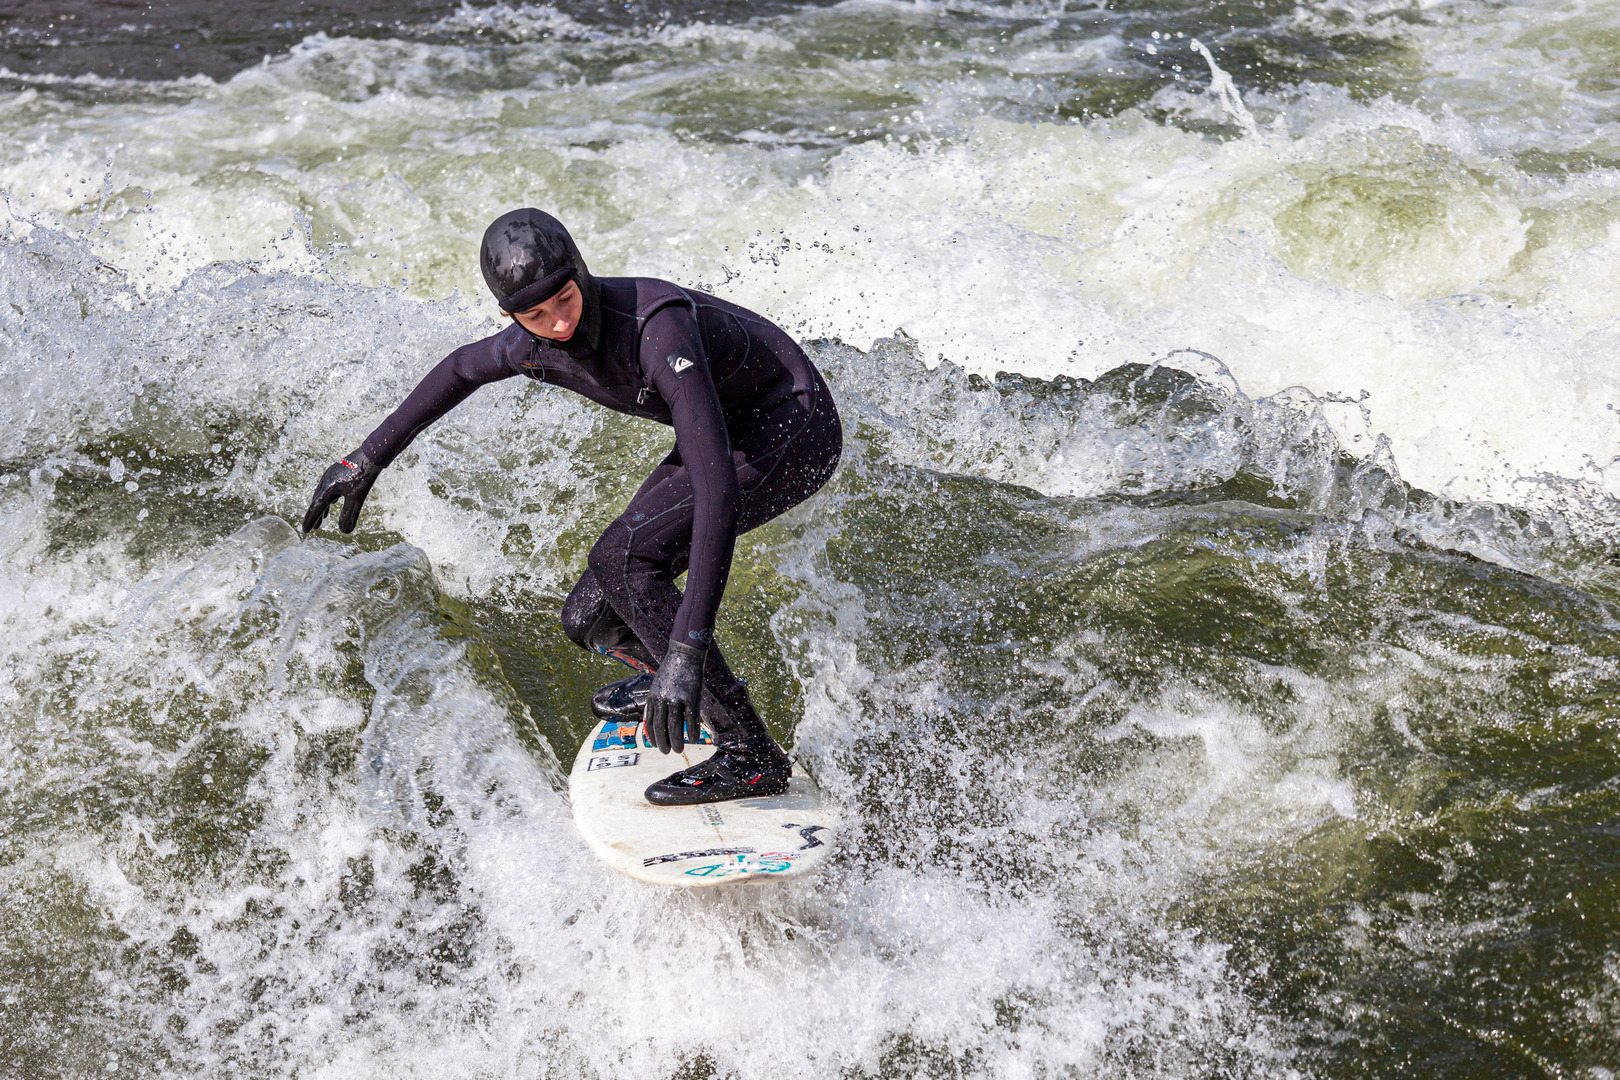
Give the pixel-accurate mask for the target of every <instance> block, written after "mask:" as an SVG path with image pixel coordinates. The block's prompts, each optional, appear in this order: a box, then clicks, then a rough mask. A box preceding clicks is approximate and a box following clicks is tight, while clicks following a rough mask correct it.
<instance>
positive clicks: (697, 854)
mask: <svg viewBox="0 0 1620 1080" xmlns="http://www.w3.org/2000/svg"><path fill="white" fill-rule="evenodd" d="M753 853H754V849H753V848H751V847H717V848H706V849H704V850H703V851H681V852H677V853H676V854H674V855H654V856H653V857H652V858H650V859H642V860H641V865H642V866H657V865H658V864H659V863H667V862H680V861H681V860H683V859H708V858H712V857H714V856H716V855H752V854H753Z"/></svg>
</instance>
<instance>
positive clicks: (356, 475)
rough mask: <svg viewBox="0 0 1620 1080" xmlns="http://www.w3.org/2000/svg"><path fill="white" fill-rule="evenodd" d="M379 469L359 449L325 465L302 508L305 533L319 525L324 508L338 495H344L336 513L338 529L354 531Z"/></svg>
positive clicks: (335, 499) (324, 514) (324, 511)
mask: <svg viewBox="0 0 1620 1080" xmlns="http://www.w3.org/2000/svg"><path fill="white" fill-rule="evenodd" d="M381 472H382V470H381V469H379V468H377V467H376V466H375V465H373V464H372V463H371V459H370V458H368V457H366V455H365V454H364V453H363V452H361V451H359V450H356V451H355V452H354V453H352V454H350V455H349V456H348V457H346V458H344V459H343V460H342V461H340V462H338V463H337V464H335V465H333V466H332V467H331V468H329V469H327V470H326V472H325V473H324V474H322V476H321V482H320V483H319V484H316V485H315V497H314V498H313V499H311V500H309V509H308V510H306V511H304V534H305V535H306V536H307V535H308V534H310V533H312V532H314V531H315V530H316V529H318V528H320V527H321V522H322V521H325V520H326V511H327V509H328V508H329V507H330V506H331V505H332V504H333V503H334V502H336V501H337V499H338V497H339V496H342V498H343V513H341V514H339V515H338V530H339V531H341V532H346V533H352V532H354V526H355V523H356V522H358V521H359V520H360V507H361V506H363V505H364V504H365V501H366V495H367V494H368V493H369V492H370V491H371V485H372V484H375V483H376V482H377V475H378V474H379V473H381Z"/></svg>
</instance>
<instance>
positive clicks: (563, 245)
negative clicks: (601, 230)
mask: <svg viewBox="0 0 1620 1080" xmlns="http://www.w3.org/2000/svg"><path fill="white" fill-rule="evenodd" d="M478 268H479V269H480V270H482V271H483V273H484V284H486V285H488V286H489V291H490V292H492V293H494V294H495V300H496V301H497V302H498V303H499V304H500V305H501V310H502V311H505V312H508V313H510V312H514V311H527V310H528V309H529V308H532V307H534V306H535V305H536V304H538V303H541V302H543V301H545V300H547V299H549V298H551V297H553V296H555V295H556V294H557V290H559V289H561V288H562V287H563V286H564V285H566V284H567V283H568V282H569V281H570V280H572V281H573V282H574V283H575V284H577V285H578V286H579V294H580V297H581V299H582V300H583V301H584V311H583V312H582V313H581V315H580V319H579V327H578V329H576V330H575V331H574V335H573V337H571V338H569V339H568V340H567V341H561V342H558V343H557V345H558V346H559V347H560V348H562V349H564V350H565V351H567V352H568V353H570V354H576V353H577V354H581V355H583V354H584V353H587V352H592V351H594V350H595V349H596V346H597V341H598V338H599V337H600V333H601V322H602V320H601V303H600V296H599V290H598V288H597V285H596V279H595V278H593V277H592V276H591V272H590V270H589V269H588V268H587V267H586V265H585V259H584V257H583V256H581V255H580V253H579V248H577V247H575V246H574V238H573V237H572V236H569V235H568V230H567V229H566V228H564V227H563V223H562V222H560V221H558V220H557V219H556V218H554V217H552V216H551V215H550V214H548V213H546V212H545V211H543V210H536V209H534V208H533V207H528V206H526V207H523V208H522V209H520V210H513V211H511V212H510V213H505V214H502V215H501V216H500V217H498V218H496V219H495V220H494V221H493V222H491V223H490V226H489V228H487V229H485V230H484V243H483V246H482V248H481V249H480V251H479V253H478Z"/></svg>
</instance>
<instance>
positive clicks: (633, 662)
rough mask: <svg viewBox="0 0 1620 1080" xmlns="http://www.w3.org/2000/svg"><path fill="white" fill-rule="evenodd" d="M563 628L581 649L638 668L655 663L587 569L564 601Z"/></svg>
mask: <svg viewBox="0 0 1620 1080" xmlns="http://www.w3.org/2000/svg"><path fill="white" fill-rule="evenodd" d="M562 629H563V633H564V634H567V635H568V638H569V640H570V641H572V642H573V643H574V644H575V645H578V646H579V647H580V648H582V649H587V650H589V651H591V652H596V653H602V654H604V655H607V656H611V657H613V658H614V659H616V660H622V661H623V662H624V663H626V664H629V665H630V666H631V667H633V668H636V669H638V670H644V669H646V668H649V667H651V666H652V665H653V664H654V661H653V658H652V654H651V653H649V652H648V651H647V649H646V647H645V646H643V645H642V643H641V640H640V639H639V638H637V637H636V633H635V631H634V630H632V629H630V627H629V626H628V625H627V624H626V623H625V621H624V620H623V619H621V618H619V616H618V613H617V612H615V611H614V610H613V607H612V605H610V604H609V603H608V599H607V595H606V594H605V593H604V592H603V590H602V583H601V582H600V581H599V580H597V577H596V574H595V573H594V572H592V571H590V570H586V571H585V573H584V574H583V575H581V576H580V579H579V582H578V584H576V585H575V586H574V590H573V592H570V593H569V594H568V599H567V600H565V601H563V607H562Z"/></svg>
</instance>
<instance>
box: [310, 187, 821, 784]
mask: <svg viewBox="0 0 1620 1080" xmlns="http://www.w3.org/2000/svg"><path fill="white" fill-rule="evenodd" d="M479 267H480V269H482V271H483V274H484V281H485V283H487V284H488V285H489V288H490V291H491V292H493V293H494V294H495V299H496V301H497V302H498V303H499V304H500V307H501V311H502V312H504V313H505V314H506V315H507V316H508V317H510V318H511V320H512V323H511V325H509V326H507V327H506V328H505V329H503V330H502V331H501V332H500V333H498V334H494V335H492V336H490V337H487V338H484V339H483V340H482V341H477V342H474V343H472V344H471V345H464V346H462V347H461V348H459V349H457V350H456V351H455V352H453V353H451V354H450V355H449V356H447V357H446V358H445V359H444V360H443V361H442V362H440V364H439V365H438V366H437V367H435V368H434V369H433V370H432V371H430V372H428V374H427V376H426V377H425V378H423V379H422V381H421V382H420V383H418V384H417V386H416V389H415V390H413V391H411V393H410V395H409V396H408V397H406V399H405V401H404V403H403V404H401V405H400V407H399V408H398V409H395V410H394V412H393V413H392V414H390V415H389V417H388V418H387V419H386V420H384V421H383V422H382V423H381V424H379V425H378V426H377V429H376V430H375V431H373V432H372V433H371V434H370V435H368V436H367V437H366V440H365V441H364V442H363V443H361V444H360V447H359V448H358V449H357V450H355V451H354V452H353V453H351V454H349V455H348V456H347V457H345V458H343V459H342V460H340V461H338V462H337V463H336V464H334V465H332V466H331V467H330V468H328V469H327V470H326V472H325V474H324V475H323V476H322V477H321V479H320V483H319V484H317V485H316V488H315V497H314V498H313V499H312V500H311V501H310V504H309V510H308V511H307V512H306V513H305V514H304V522H303V528H304V532H305V533H306V534H308V533H311V532H313V531H315V529H317V528H319V527H320V524H321V522H322V521H323V520H324V519H325V517H326V514H327V510H328V509H329V508H330V507H331V505H332V503H333V502H335V501H336V500H337V499H338V498H339V497H341V498H342V499H343V510H342V513H341V514H340V515H339V517H338V528H339V529H340V530H342V531H343V532H345V533H348V532H353V531H354V527H355V524H356V522H357V521H358V520H359V517H360V507H361V506H362V504H364V502H365V500H366V495H367V493H369V492H370V490H371V486H372V485H373V484H374V483H376V480H377V476H378V474H379V473H381V472H382V470H383V469H385V468H387V467H388V465H389V464H390V463H391V462H392V461H393V460H394V459H395V458H396V457H398V456H399V454H400V452H401V451H402V450H404V449H405V447H406V446H407V445H409V443H410V441H411V440H412V439H414V438H415V437H416V436H417V435H418V434H419V433H420V432H421V431H422V430H423V429H424V428H426V427H427V426H428V425H429V424H431V423H433V422H434V421H435V420H437V419H438V418H439V417H441V416H443V415H444V414H445V413H447V412H449V411H450V410H451V409H452V408H454V407H455V406H456V405H458V404H459V403H460V402H462V401H463V400H465V399H466V398H467V396H468V395H470V394H471V393H472V392H473V391H474V390H476V389H478V388H479V387H480V386H483V385H484V384H485V383H490V382H495V381H496V380H499V379H509V378H512V377H513V376H517V375H526V376H528V377H529V378H531V379H536V380H538V381H540V382H547V383H551V384H553V385H556V386H562V387H566V388H567V389H569V390H573V391H575V392H576V393H579V394H583V395H584V396H585V397H588V398H590V399H591V400H592V401H595V402H597V403H599V404H601V405H605V406H607V407H608V408H610V409H613V410H615V411H617V412H622V413H627V414H629V415H631V416H639V417H643V418H645V419H648V420H655V421H657V422H658V423H661V424H668V425H670V426H672V427H673V428H674V429H675V448H674V449H673V450H671V451H670V452H669V454H668V455H667V456H666V457H665V458H664V460H663V461H662V462H660V463H659V464H658V466H657V467H656V468H654V469H653V470H652V473H651V474H650V475H649V476H648V477H647V479H646V481H645V482H644V483H643V484H642V485H641V488H640V489H639V490H638V491H637V492H636V494H635V496H634V497H633V498H632V499H631V500H630V503H629V505H628V506H626V507H625V509H624V512H623V513H622V514H620V515H619V517H618V518H617V519H616V520H615V521H614V522H613V524H611V525H609V526H608V528H607V530H606V531H605V532H603V533H602V536H601V538H600V539H599V540H597V542H596V544H595V545H594V546H593V547H592V548H591V551H590V555H589V557H588V559H587V567H586V570H585V572H584V574H582V575H581V576H580V579H579V583H578V584H577V585H575V586H574V589H573V592H572V593H570V594H569V596H568V599H567V601H565V602H564V604H563V609H562V624H563V630H564V632H566V633H567V635H568V636H569V638H571V639H572V640H573V641H574V642H575V643H577V644H579V645H581V646H583V647H584V648H586V649H591V650H594V651H596V652H599V653H602V654H604V655H607V656H611V657H614V658H615V659H618V660H621V661H623V662H624V663H625V664H627V665H629V666H630V667H631V668H632V669H634V670H635V671H636V674H635V675H632V676H631V677H629V678H627V679H621V680H619V681H618V682H616V683H610V684H609V685H607V686H605V687H603V688H602V689H601V690H598V691H597V693H596V695H595V697H594V699H593V701H592V708H593V710H594V711H595V712H596V713H597V715H599V716H603V717H609V716H622V717H625V718H635V717H638V716H639V717H640V718H641V720H642V721H643V723H644V724H645V725H646V730H647V734H648V737H649V738H651V739H652V741H653V744H654V745H655V746H657V747H658V749H659V750H660V751H662V752H663V753H666V754H667V753H669V752H671V751H674V752H677V753H679V752H680V751H681V750H683V749H684V748H685V745H686V743H687V742H690V741H695V740H697V739H698V738H699V737H700V728H699V725H700V721H701V723H706V724H708V726H709V729H710V730H711V731H713V733H714V741H715V753H714V754H713V756H711V757H709V758H708V759H707V760H705V761H702V762H700V763H698V764H697V765H694V766H692V767H691V768H688V769H683V770H681V771H680V772H677V773H674V774H672V775H670V776H668V777H666V778H664V779H663V780H660V781H658V782H657V783H654V784H653V785H652V786H650V787H649V788H647V799H648V800H649V801H650V802H653V803H658V804H661V805H687V804H692V803H706V802H719V801H721V800H725V799H736V798H742V797H745V796H758V795H775V794H780V793H781V792H783V791H785V790H787V786H788V777H789V775H790V774H791V772H792V765H791V763H790V762H789V761H788V757H787V755H786V754H785V753H783V752H782V748H781V747H779V746H777V745H776V742H775V740H773V739H772V738H771V736H770V733H769V732H768V731H767V730H766V729H765V723H764V721H763V720H761V719H760V716H759V713H758V712H757V711H756V710H755V709H754V706H753V703H752V702H751V701H750V700H749V696H748V688H747V686H746V685H745V684H744V683H743V681H742V680H741V679H739V678H737V677H736V676H735V675H734V674H733V673H732V671H731V668H730V667H729V666H728V665H727V664H726V661H725V658H724V657H723V656H721V655H720V650H719V649H718V648H717V647H716V645H715V642H714V619H715V613H716V611H717V610H718V608H719V606H720V597H721V594H722V593H723V592H724V590H725V587H726V576H727V574H728V573H729V571H730V568H731V555H732V548H733V546H734V545H735V542H736V538H737V535H738V534H739V533H745V532H747V531H748V530H750V529H753V528H757V527H758V526H760V525H763V524H764V523H765V522H767V521H770V520H771V519H772V518H774V517H776V516H777V515H779V514H782V513H784V512H785V511H787V510H789V509H790V508H792V507H794V506H796V505H798V504H799V503H801V502H803V501H804V500H805V499H807V498H809V497H810V496H811V495H813V494H814V493H815V492H816V491H817V490H819V489H820V488H821V486H822V485H823V484H825V483H826V482H827V479H828V478H829V477H830V476H832V473H833V470H834V468H835V467H836V466H837V464H838V458H839V454H840V453H841V452H842V449H843V428H842V425H841V424H840V423H839V419H838V410H837V408H836V407H835V406H834V404H833V399H832V394H831V392H830V391H829V390H828V389H827V384H826V382H825V381H824V380H823V379H822V377H821V373H820V372H818V371H817V370H816V368H815V366H814V365H813V364H811V363H810V360H809V358H808V357H807V356H805V354H804V350H803V349H801V348H799V346H798V344H797V343H796V342H795V341H794V340H793V339H792V338H791V337H790V336H788V334H786V333H785V332H784V331H782V330H781V329H780V328H779V327H777V326H776V325H775V324H773V323H771V322H770V321H768V320H766V319H763V318H761V317H760V316H758V315H755V314H754V313H753V312H751V311H747V310H745V309H744V308H741V307H738V306H737V305H736V304H731V303H728V302H726V301H724V300H721V299H718V298H716V297H713V296H709V295H708V294H706V293H701V292H697V291H696V290H692V289H682V288H680V287H679V286H677V285H673V284H671V283H670V282H667V281H659V280H657V279H654V278H598V277H593V276H592V275H591V273H590V271H589V270H588V269H587V268H586V265H585V260H584V259H583V258H581V256H580V254H579V249H578V248H577V247H575V245H574V240H573V238H572V237H571V236H570V235H569V234H568V230H567V229H566V228H564V227H563V225H562V223H561V222H560V221H558V220H557V219H556V218H554V217H552V216H551V215H549V214H546V213H543V212H542V211H539V210H534V209H521V210H513V211H512V212H511V213H508V214H503V215H502V216H501V217H499V218H496V219H495V221H494V223H493V224H491V225H490V227H489V228H488V229H487V230H486V231H485V233H484V241H483V247H482V250H481V252H480V255H479ZM682 571H685V572H686V592H685V594H684V595H683V594H682V592H681V590H680V589H678V588H677V587H676V585H675V578H676V577H677V576H678V575H679V574H680V573H681V572H682Z"/></svg>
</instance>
